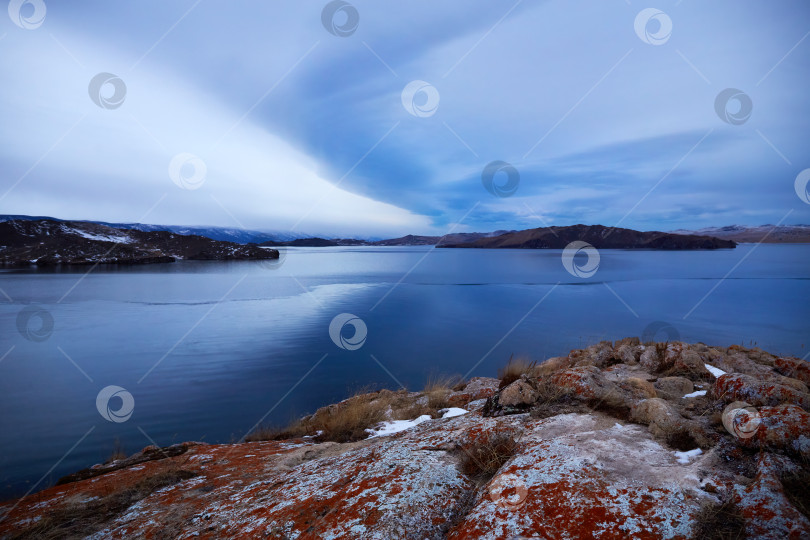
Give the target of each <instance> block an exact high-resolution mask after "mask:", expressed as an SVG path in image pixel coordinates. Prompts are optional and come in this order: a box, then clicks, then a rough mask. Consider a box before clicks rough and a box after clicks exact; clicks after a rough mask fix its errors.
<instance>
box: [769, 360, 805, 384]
mask: <svg viewBox="0 0 810 540" xmlns="http://www.w3.org/2000/svg"><path fill="white" fill-rule="evenodd" d="M774 367H775V368H776V370H777V371H778V372H779V373H781V374H782V375H784V376H786V377H790V378H792V379H798V380H800V381H801V382H803V383H804V384H805V385H808V384H810V362H806V361H804V360H799V359H797V358H777V359H775V360H774Z"/></svg>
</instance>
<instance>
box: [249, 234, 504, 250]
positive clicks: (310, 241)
mask: <svg viewBox="0 0 810 540" xmlns="http://www.w3.org/2000/svg"><path fill="white" fill-rule="evenodd" d="M507 232H514V231H495V232H490V233H477V232H476V233H454V234H448V235H445V236H415V235H413V234H409V235H407V236H401V237H400V238H391V239H389V240H377V241H370V240H356V239H348V238H338V239H333V240H330V239H326V238H299V239H296V240H292V241H288V242H274V241H270V242H263V243H262V244H261V245H263V246H291V247H331V246H444V245H446V244H458V243H463V242H473V241H475V240H478V239H481V238H491V237H493V236H498V235H501V234H504V233H507Z"/></svg>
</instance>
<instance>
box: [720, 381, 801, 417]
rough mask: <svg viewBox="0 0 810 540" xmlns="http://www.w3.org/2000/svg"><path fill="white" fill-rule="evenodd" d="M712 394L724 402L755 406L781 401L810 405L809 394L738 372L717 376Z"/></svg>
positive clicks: (776, 403)
mask: <svg viewBox="0 0 810 540" xmlns="http://www.w3.org/2000/svg"><path fill="white" fill-rule="evenodd" d="M712 395H713V397H714V398H716V399H720V400H723V401H725V402H726V403H730V402H732V401H745V402H748V403H750V404H752V405H754V406H757V407H759V406H762V405H768V406H774V405H780V404H783V403H793V404H795V405H799V406H800V407H802V408H804V409H807V408H808V407H810V394H807V393H804V392H801V391H799V390H796V389H795V388H792V387H790V386H785V385H781V384H778V383H774V382H768V381H763V380H760V379H757V378H755V377H753V376H751V375H743V374H740V373H726V374H725V375H721V376H720V377H718V379H717V381H716V382H715V383H714V386H713V387H712Z"/></svg>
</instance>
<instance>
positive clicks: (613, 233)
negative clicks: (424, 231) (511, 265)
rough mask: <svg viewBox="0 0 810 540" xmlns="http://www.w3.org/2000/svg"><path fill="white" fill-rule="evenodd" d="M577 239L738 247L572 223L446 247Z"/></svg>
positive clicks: (605, 244)
mask: <svg viewBox="0 0 810 540" xmlns="http://www.w3.org/2000/svg"><path fill="white" fill-rule="evenodd" d="M576 240H581V241H583V242H587V243H588V244H590V245H591V246H593V247H595V248H597V249H719V248H734V247H735V246H736V244H735V242H734V241H733V240H723V239H719V238H714V237H712V236H698V235H686V234H673V233H665V232H657V231H653V232H641V231H634V230H631V229H621V228H615V227H604V226H602V225H571V226H569V227H541V228H538V229H527V230H525V231H515V232H509V233H505V234H501V235H499V236H495V237H490V238H479V239H477V240H474V241H472V242H464V243H459V244H446V245H441V246H437V247H445V248H487V249H493V248H511V249H564V248H565V247H566V246H568V244H570V243H571V242H574V241H576Z"/></svg>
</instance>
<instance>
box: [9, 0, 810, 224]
mask: <svg viewBox="0 0 810 540" xmlns="http://www.w3.org/2000/svg"><path fill="white" fill-rule="evenodd" d="M4 3H5V2H4ZM8 4H9V6H8V16H2V15H3V14H2V12H0V73H2V84H0V118H1V119H2V124H0V125H2V128H0V214H30V215H49V216H54V217H59V218H65V219H92V220H102V221H112V222H143V223H160V224H173V225H211V226H227V227H243V228H248V229H259V230H269V231H289V232H294V233H299V234H302V233H310V234H318V235H322V236H344V237H345V236H354V237H393V236H399V235H404V234H437V235H441V234H446V233H449V232H464V231H492V230H498V229H525V228H532V227H541V226H547V225H556V226H563V225H572V224H577V223H585V224H603V225H608V226H616V225H619V226H623V227H628V228H635V229H640V230H674V229H681V228H686V229H697V228H701V227H707V226H723V225H729V224H742V225H761V224H766V223H772V224H776V223H782V224H797V223H810V204H808V203H807V202H805V200H808V197H807V193H806V186H802V187H803V188H804V189H805V191H804V193H802V191H801V189H797V187H796V178H797V176H799V175H800V173H801V172H802V171H803V170H805V169H807V168H810V153H808V145H807V141H808V139H810V123H809V122H808V119H809V118H810V100H808V99H807V96H808V92H807V87H808V81H809V80H810V37H808V35H810V4H808V3H807V2H806V1H805V0H784V1H780V2H766V1H764V0H756V1H755V0H751V1H748V2H738V1H727V0H718V1H715V2H711V3H708V2H698V1H697V0H678V1H674V0H673V1H669V2H664V1H661V2H645V3H640V2H639V1H638V0H604V1H600V2H596V1H593V0H592V1H590V2H586V1H577V0H557V1H540V0H522V1H519V2H513V1H512V0H507V1H504V2H496V1H494V0H490V1H481V0H472V1H471V0H464V1H461V0H454V1H445V2H432V1H428V0H414V1H409V2H394V1H388V0H376V1H371V0H353V1H352V2H351V3H349V2H344V1H342V0H338V1H337V2H322V1H306V2H303V1H292V0H278V1H274V2H261V1H247V0H235V1H230V2H223V1H219V2H217V1H215V0H176V1H172V2H165V1H150V0H140V1H138V2H135V1H130V2H125V1H120V2H108V1H83V0H75V1H71V2H66V1H56V0H11V1H10V2H8ZM727 89H731V90H727ZM729 96H731V97H729ZM802 194H803V195H804V197H803V198H802V196H801V195H802ZM803 199H804V200H803Z"/></svg>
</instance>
